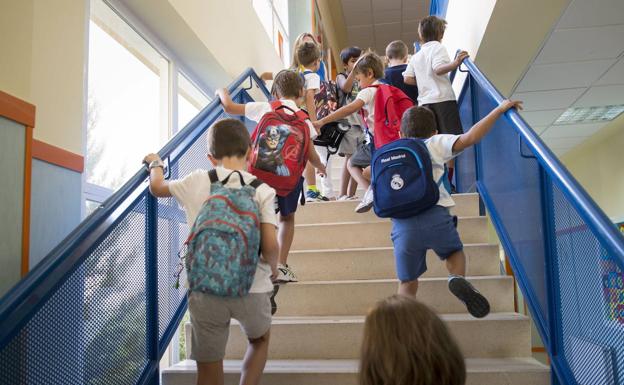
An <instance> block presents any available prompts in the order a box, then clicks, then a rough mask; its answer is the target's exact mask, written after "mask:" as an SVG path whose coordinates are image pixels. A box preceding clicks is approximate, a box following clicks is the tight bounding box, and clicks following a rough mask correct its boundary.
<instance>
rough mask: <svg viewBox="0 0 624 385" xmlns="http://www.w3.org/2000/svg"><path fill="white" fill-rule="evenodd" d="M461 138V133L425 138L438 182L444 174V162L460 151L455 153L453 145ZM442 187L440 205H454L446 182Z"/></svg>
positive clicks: (434, 178)
mask: <svg viewBox="0 0 624 385" xmlns="http://www.w3.org/2000/svg"><path fill="white" fill-rule="evenodd" d="M457 139H459V135H448V134H443V135H434V136H432V137H431V138H429V139H426V140H425V145H426V146H427V150H429V156H430V157H431V166H432V171H433V180H434V181H435V182H436V183H437V182H438V181H439V180H440V178H442V177H443V176H444V164H446V163H447V162H448V161H449V160H451V159H453V158H454V157H456V156H457V155H459V154H460V153H459V152H458V153H453V145H454V144H455V141H456V140H457ZM438 187H439V189H440V200H438V205H439V206H444V207H452V206H455V202H454V201H453V198H451V195H450V194H449V192H448V191H447V190H446V188H445V187H444V184H441V185H439V186H438Z"/></svg>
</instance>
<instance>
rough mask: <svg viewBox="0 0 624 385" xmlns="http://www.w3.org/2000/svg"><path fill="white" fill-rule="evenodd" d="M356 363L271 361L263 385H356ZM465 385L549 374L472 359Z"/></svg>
mask: <svg viewBox="0 0 624 385" xmlns="http://www.w3.org/2000/svg"><path fill="white" fill-rule="evenodd" d="M241 367H242V361H241V360H226V361H224V362H223V369H224V372H225V385H236V384H238V381H239V377H240V372H241ZM358 370H359V362H358V361H357V360H268V361H267V364H266V367H265V369H264V374H263V375H262V379H261V381H260V384H261V385H356V384H357V373H358ZM466 371H467V373H468V378H467V381H466V385H547V384H550V370H549V369H548V367H547V366H544V365H542V364H540V363H539V362H537V361H536V360H534V359H532V358H499V359H495V358H490V359H482V358H469V359H467V360H466ZM196 374H197V366H196V364H195V361H191V360H186V361H182V362H180V363H178V364H176V365H174V366H172V367H170V368H167V369H165V370H163V372H162V384H163V385H194V384H195V377H196Z"/></svg>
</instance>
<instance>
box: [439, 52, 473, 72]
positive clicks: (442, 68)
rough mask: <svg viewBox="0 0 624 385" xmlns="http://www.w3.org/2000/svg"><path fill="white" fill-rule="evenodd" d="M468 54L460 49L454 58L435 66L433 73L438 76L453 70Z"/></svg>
mask: <svg viewBox="0 0 624 385" xmlns="http://www.w3.org/2000/svg"><path fill="white" fill-rule="evenodd" d="M468 56H469V55H468V52H466V51H461V52H460V53H458V54H457V56H455V60H453V61H452V62H450V63H448V64H443V65H440V66H437V67H436V68H434V69H433V72H435V74H436V75H438V76H442V75H444V74H447V73H449V72H451V71H453V70H454V69H457V67H459V66H460V65H461V63H462V62H463V61H464V59H465V58H467V57H468Z"/></svg>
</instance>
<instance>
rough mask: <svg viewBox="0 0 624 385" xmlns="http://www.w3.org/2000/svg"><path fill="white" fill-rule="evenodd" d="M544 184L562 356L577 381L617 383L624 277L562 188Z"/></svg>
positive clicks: (623, 341) (622, 350) (623, 338)
mask: <svg viewBox="0 0 624 385" xmlns="http://www.w3.org/2000/svg"><path fill="white" fill-rule="evenodd" d="M548 183H549V184H550V186H551V188H552V213H553V214H552V217H553V222H554V223H553V227H554V228H553V231H554V236H553V239H552V241H553V258H556V266H557V269H556V270H557V271H556V274H557V281H558V290H557V291H558V293H559V295H558V298H559V301H560V311H559V314H560V317H561V318H560V322H561V335H560V339H561V340H562V341H560V342H562V344H563V352H562V353H560V354H562V355H564V356H565V358H566V361H567V362H568V363H569V365H570V368H571V370H572V373H573V374H574V377H575V379H576V381H577V382H578V383H580V384H588V383H591V384H604V385H609V384H615V383H616V379H617V373H624V306H623V305H622V304H624V282H623V280H624V275H623V274H622V270H620V268H619V267H618V266H617V264H616V262H615V259H614V256H612V255H609V254H608V252H607V251H606V249H605V248H604V247H602V246H601V244H600V241H599V238H598V237H597V236H596V235H595V234H594V233H592V231H591V230H590V229H589V228H588V226H587V225H586V223H585V221H583V219H582V218H581V217H580V216H579V214H578V212H577V210H576V209H575V208H574V207H573V206H572V205H571V204H570V202H569V200H568V199H567V198H566V197H565V196H564V194H563V192H562V191H561V189H560V188H559V187H558V186H555V185H552V182H551V181H550V180H549V181H548ZM620 381H624V378H620ZM619 383H622V382H619Z"/></svg>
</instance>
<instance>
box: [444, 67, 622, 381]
mask: <svg viewBox="0 0 624 385" xmlns="http://www.w3.org/2000/svg"><path fill="white" fill-rule="evenodd" d="M463 65H464V66H465V67H466V69H467V70H465V71H462V72H468V77H467V79H466V82H465V83H464V86H463V88H462V92H461V94H460V97H459V105H460V110H461V111H463V115H464V116H463V118H464V121H465V120H468V121H469V122H471V123H472V124H474V123H476V121H477V120H479V119H480V118H481V117H482V116H484V115H485V114H486V113H487V112H488V111H482V110H484V109H487V106H490V107H491V106H496V105H498V104H500V103H501V102H502V101H503V100H504V99H505V98H504V97H503V95H502V94H501V93H500V92H499V91H498V90H497V89H496V87H494V86H493V85H492V83H491V82H490V81H489V80H488V79H487V77H486V76H485V75H484V74H483V73H482V72H481V71H480V70H479V69H478V68H477V66H476V65H475V64H474V63H473V62H472V61H471V60H470V59H466V60H465V61H464V62H463ZM454 75H455V73H454V72H453V73H452V74H451V79H452V78H454ZM466 114H469V115H471V116H465V115H466ZM503 119H504V123H500V124H501V127H499V129H503V126H504V127H506V128H507V129H506V130H505V131H501V132H500V133H499V134H498V135H499V136H497V137H496V138H495V139H492V140H493V141H492V142H490V143H489V147H485V148H484V147H483V146H482V144H478V145H476V146H475V149H474V151H473V152H471V153H470V155H464V156H463V158H462V159H460V161H459V162H458V164H457V167H458V171H457V172H456V175H458V174H460V173H461V170H462V167H465V169H466V170H468V171H467V173H466V174H465V175H464V176H462V177H461V178H463V179H466V180H462V181H461V185H462V188H464V187H465V186H464V185H467V186H468V185H469V186H474V185H476V187H477V189H478V191H479V193H480V194H481V198H482V200H483V202H484V204H485V207H486V208H487V210H488V212H489V215H490V217H491V219H492V222H493V224H494V227H495V229H496V231H497V233H498V235H499V239H500V240H501V244H502V245H503V248H504V249H505V252H506V254H507V256H508V258H509V261H510V264H511V266H512V268H513V270H514V274H515V276H516V278H517V281H518V285H519V286H520V288H521V290H522V293H523V295H524V297H525V299H526V301H527V303H528V305H529V308H530V309H531V313H532V314H533V317H534V320H535V324H536V326H537V329H538V331H539V333H540V335H541V336H542V340H543V341H544V345H545V347H546V349H547V352H548V354H549V356H550V358H551V362H552V368H553V383H564V384H573V383H576V382H577V380H576V376H588V375H589V376H591V375H592V374H588V373H591V372H590V371H588V369H587V368H585V367H583V366H582V364H579V363H578V362H579V360H581V361H582V360H583V359H584V358H583V359H579V358H578V356H575V354H578V353H577V352H575V351H574V349H573V348H571V347H570V346H571V343H570V341H571V340H574V339H575V338H578V337H579V335H577V334H578V333H577V334H574V333H571V332H570V330H572V329H571V326H570V324H569V323H570V318H574V317H575V316H577V313H572V314H562V313H563V312H564V311H569V307H567V308H565V309H564V305H563V303H562V291H561V290H562V288H563V287H565V289H566V290H567V291H566V292H565V295H566V298H568V305H569V301H570V296H576V297H574V301H575V302H576V303H583V304H586V303H587V298H584V297H579V296H581V295H582V294H580V293H578V292H577V291H573V290H568V289H569V287H567V286H563V285H564V284H562V282H561V279H562V278H561V277H562V276H564V277H568V276H566V275H564V274H565V272H564V271H563V269H564V268H565V266H564V267H562V266H561V265H562V264H563V265H565V264H566V263H567V264H569V263H571V261H573V260H574V258H575V257H578V255H577V254H572V255H570V256H566V251H565V250H563V251H560V249H558V247H559V248H561V247H562V246H561V245H562V244H564V245H565V242H566V241H568V242H569V240H567V238H563V237H565V236H566V235H562V233H564V232H567V233H569V234H571V233H575V232H576V233H581V232H584V231H587V230H588V231H590V232H591V233H590V234H591V236H592V238H591V239H593V240H594V241H595V242H596V243H597V244H599V245H600V246H601V247H602V248H604V250H605V255H608V256H609V257H610V258H611V260H612V261H613V262H614V264H615V266H618V267H619V269H620V270H621V271H624V238H623V237H622V235H621V234H620V232H619V231H618V230H617V228H616V227H615V226H614V225H613V223H611V221H610V220H609V219H608V217H607V216H606V214H605V213H604V212H603V211H602V210H601V209H600V208H599V207H598V205H597V204H596V203H595V202H594V201H593V200H592V198H591V197H590V196H589V195H588V194H587V192H586V191H585V190H584V189H583V188H582V187H581V186H580V185H579V183H578V182H577V181H576V180H575V179H574V178H573V177H572V175H571V174H570V173H569V171H568V170H567V169H566V168H565V167H564V166H563V164H562V163H561V162H560V161H559V160H558V159H557V157H556V156H555V155H554V154H553V153H552V151H551V150H550V149H549V148H548V146H547V145H546V144H545V143H544V142H543V141H542V140H541V139H540V138H539V136H538V135H537V134H536V133H535V132H534V131H533V130H532V129H531V128H530V127H529V125H528V124H527V123H526V122H525V121H524V119H523V118H522V117H521V116H520V114H519V113H518V111H516V110H509V111H507V112H506V113H505V115H504V118H503ZM466 128H468V127H466ZM495 130H496V127H495ZM512 132H513V133H514V134H515V135H510V133H512ZM516 141H518V142H517V143H518V145H519V148H518V147H517V146H516V151H517V152H519V154H517V155H515V154H512V153H509V154H507V156H504V157H503V158H501V157H500V154H494V153H495V152H496V150H495V149H494V148H493V146H494V147H495V146H497V145H502V144H505V143H506V146H507V147H506V148H508V149H510V148H512V145H511V143H516ZM523 147H524V148H526V149H527V150H528V152H529V154H528V155H527V154H525V152H526V151H523ZM487 151H493V152H494V153H493V154H490V153H488V152H487ZM516 151H514V153H515V152H516ZM472 154H474V155H472ZM492 156H493V158H492V161H494V160H495V159H498V161H499V162H500V161H501V159H505V158H506V159H509V160H510V161H511V159H512V158H513V157H514V156H517V157H518V158H515V159H519V160H518V162H520V163H514V164H516V165H521V164H522V163H521V162H528V161H531V162H536V163H530V164H531V165H532V164H536V165H537V166H530V167H532V168H529V169H530V170H533V171H531V172H533V174H531V173H529V174H525V175H533V176H534V175H535V174H534V173H535V170H536V169H537V170H538V175H539V186H535V185H525V186H523V187H522V188H523V189H524V190H525V192H524V193H531V194H535V192H536V190H535V189H539V194H538V196H540V197H541V198H538V199H541V208H540V204H539V203H537V204H536V205H533V206H531V207H536V214H535V215H538V214H539V215H540V217H539V219H538V217H530V216H527V215H524V216H520V213H517V214H511V215H510V209H509V207H508V205H505V203H503V202H504V200H505V198H506V196H505V194H509V191H508V190H506V189H504V188H501V186H500V183H506V182H505V181H502V180H493V179H492V178H498V177H497V175H499V174H496V170H497V169H498V170H500V169H501V167H505V166H504V165H503V164H488V163H487V160H488V159H489V158H490V157H492ZM497 157H498V158H497ZM470 163H472V164H473V165H471V164H470ZM472 167H474V170H473V169H472ZM527 167H529V166H527ZM486 168H487V169H488V170H489V173H490V174H489V175H490V179H489V180H485V179H484V178H485V176H484V175H483V173H484V169H486ZM529 169H527V170H529ZM505 171H507V172H512V173H513V172H514V171H515V170H505ZM492 175H493V176H492ZM525 178H526V176H525ZM506 180H511V179H509V178H508V179H506ZM518 180H522V181H523V183H529V182H528V180H527V181H525V180H524V179H518ZM466 182H468V183H466ZM494 184H498V185H494ZM555 188H556V189H557V191H560V192H561V195H559V196H557V198H559V200H558V202H557V204H558V205H559V206H557V207H555V198H554V197H555V196H554V190H555ZM492 194H496V195H497V196H496V197H494V196H493V195H492ZM532 196H534V195H532ZM562 207H563V208H562ZM566 208H569V209H570V210H571V211H570V212H566V211H565V210H566ZM501 210H502V211H501ZM515 210H519V208H515ZM556 210H559V211H556ZM561 210H564V211H561ZM503 211H505V213H503ZM572 211H573V214H572ZM502 214H504V215H502ZM574 215H578V217H579V218H580V220H581V221H582V222H581V225H580V226H576V228H565V226H567V224H566V223H568V222H573V223H574V221H572V220H569V221H568V222H565V220H564V219H568V218H570V217H573V216H574ZM514 216H515V217H518V218H522V220H524V221H526V222H522V224H523V225H524V226H526V225H533V226H535V227H536V229H539V230H536V231H535V232H533V233H530V234H529V233H523V230H521V229H520V230H519V229H518V227H517V225H516V224H515V223H511V222H514V220H515V219H516V218H514ZM529 218H532V220H533V222H531V221H530V220H528V219H529ZM556 219H559V220H560V221H563V222H562V223H560V224H559V230H557V225H556V223H555V222H556ZM562 227H563V228H562ZM562 230H563V231H562ZM538 232H539V234H540V235H538V237H540V239H539V241H538V242H537V243H538V244H541V245H542V246H543V249H542V253H543V254H540V253H537V254H536V255H532V254H531V251H534V250H535V249H531V245H530V244H528V242H531V239H532V238H531V236H532V235H535V234H536V233H538ZM583 234H584V236H585V237H586V238H587V237H588V235H585V233H583ZM523 236H524V237H526V239H525V238H523ZM568 236H569V235H568ZM518 237H520V238H519V239H518ZM579 237H580V236H579ZM586 238H579V239H581V240H580V241H579V240H578V239H577V240H576V241H577V242H579V243H582V242H583V241H585V242H589V241H587V239H586ZM562 239H563V240H562ZM533 246H534V245H533ZM588 247H590V246H588ZM590 250H592V253H593V254H592V257H596V253H598V251H595V250H594V249H590ZM527 253H528V254H527ZM561 253H563V254H561ZM541 255H543V256H544V258H545V260H543V261H541V265H542V266H541V267H539V265H540V261H535V258H539V257H541ZM566 258H567V259H566ZM586 259H587V258H586ZM562 260H563V263H562ZM593 262H594V261H592V263H593ZM596 264H597V263H596ZM536 266H537V267H536ZM540 269H541V270H540ZM529 271H530V272H531V273H530V274H532V275H531V276H529ZM540 273H541V274H543V277H542V278H541V281H542V283H543V284H544V286H545V287H543V288H540V287H539V285H537V283H539V281H540ZM568 278H569V277H568ZM575 278H576V279H579V278H578V277H576V276H575ZM583 278H585V279H592V278H593V279H596V278H595V277H592V278H586V277H583ZM592 284H593V285H594V286H591V285H592ZM595 284H596V282H595V281H592V282H591V283H586V285H587V286H590V287H592V288H595ZM540 289H541V290H542V291H540ZM544 289H545V291H546V292H545V293H544V291H543V290H544ZM594 291H595V289H594ZM594 294H595V293H594ZM597 295H598V296H600V295H602V293H597ZM544 297H546V303H545V304H544V302H540V300H539V299H540V298H544ZM592 298H593V297H592ZM577 311H578V310H577ZM564 317H565V319H566V320H567V322H568V324H566V325H564ZM579 317H581V318H582V317H583V315H582V314H581V315H580V316H579ZM585 317H586V318H588V317H587V316H585ZM579 322H580V321H579ZM585 322H588V323H591V322H594V320H591V319H586V320H585ZM595 330H599V331H600V332H602V333H606V334H608V335H611V336H613V337H614V338H617V336H618V334H614V333H612V332H610V330H612V329H609V328H606V327H604V326H603V325H602V324H601V323H599V324H597V325H596V326H595ZM612 348H613V347H612ZM614 349H616V350H617V353H618V354H619V355H620V356H621V355H622V354H624V348H623V347H622V346H621V345H617V344H616V347H615V348H614ZM570 357H577V358H576V363H575V364H576V369H575V370H573V366H574V365H573V363H572V362H571V358H570ZM616 361H619V359H618V360H616ZM579 365H580V366H579ZM613 366H617V364H614V365H613ZM575 375H576V376H575ZM616 375H617V374H616ZM620 380H622V379H620Z"/></svg>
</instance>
